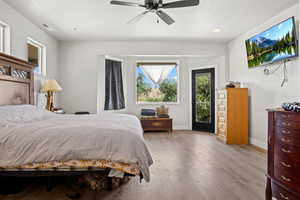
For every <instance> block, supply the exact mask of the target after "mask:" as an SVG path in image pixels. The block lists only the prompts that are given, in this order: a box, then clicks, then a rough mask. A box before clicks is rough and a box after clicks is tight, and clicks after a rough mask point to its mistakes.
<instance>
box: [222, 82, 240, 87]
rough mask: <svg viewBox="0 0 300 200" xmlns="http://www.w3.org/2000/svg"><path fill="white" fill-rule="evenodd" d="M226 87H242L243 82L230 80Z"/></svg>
mask: <svg viewBox="0 0 300 200" xmlns="http://www.w3.org/2000/svg"><path fill="white" fill-rule="evenodd" d="M226 88H241V83H240V82H238V81H229V82H228V83H227V85H226Z"/></svg>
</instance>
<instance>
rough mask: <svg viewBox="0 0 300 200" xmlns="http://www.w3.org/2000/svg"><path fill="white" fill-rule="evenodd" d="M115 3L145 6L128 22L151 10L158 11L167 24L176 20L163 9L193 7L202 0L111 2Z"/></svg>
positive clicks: (138, 18)
mask: <svg viewBox="0 0 300 200" xmlns="http://www.w3.org/2000/svg"><path fill="white" fill-rule="evenodd" d="M110 3H111V4H113V5H120V6H135V7H143V8H145V9H146V11H144V12H143V13H141V14H139V15H138V16H136V17H135V18H133V19H132V20H130V21H129V22H128V23H134V22H137V21H139V20H140V19H141V18H142V17H144V16H145V15H146V14H148V13H149V12H152V13H156V14H157V16H158V17H159V18H160V19H161V20H163V21H164V22H165V23H166V24H168V25H171V24H173V23H174V22H175V20H174V19H172V18H171V17H170V16H169V15H168V14H167V13H166V12H164V11H163V10H162V9H169V8H183V7H191V6H198V5H199V3H200V0H181V1H175V2H168V3H163V0H145V4H138V3H133V2H125V1H115V0H112V1H111V2H110Z"/></svg>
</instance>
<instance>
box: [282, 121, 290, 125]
mask: <svg viewBox="0 0 300 200" xmlns="http://www.w3.org/2000/svg"><path fill="white" fill-rule="evenodd" d="M282 125H283V126H290V125H291V124H290V123H287V122H282Z"/></svg>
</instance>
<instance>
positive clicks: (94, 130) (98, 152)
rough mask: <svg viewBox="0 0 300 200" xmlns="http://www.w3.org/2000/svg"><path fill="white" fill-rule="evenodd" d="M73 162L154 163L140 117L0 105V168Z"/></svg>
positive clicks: (143, 167) (143, 165)
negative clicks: (50, 110) (71, 113)
mask: <svg viewBox="0 0 300 200" xmlns="http://www.w3.org/2000/svg"><path fill="white" fill-rule="evenodd" d="M69 160H110V161H115V162H124V163H129V164H137V165H138V166H139V168H140V170H141V172H142V174H143V176H144V178H145V180H146V181H149V180H150V175H149V167H150V165H151V164H152V163H153V161H152V158H151V155H150V153H149V151H148V148H147V146H146V144H145V141H144V138H143V130H142V128H141V125H140V122H139V120H138V119H137V118H136V117H135V116H131V115H124V114H111V113H108V114H102V115H57V114H54V113H51V112H48V111H46V110H42V109H37V108H36V107H34V106H31V105H23V106H2V107H0V166H20V165H25V164H31V163H43V162H52V161H69Z"/></svg>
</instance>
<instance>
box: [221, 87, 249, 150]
mask: <svg viewBox="0 0 300 200" xmlns="http://www.w3.org/2000/svg"><path fill="white" fill-rule="evenodd" d="M217 123H218V126H217V138H218V139H219V140H221V141H223V142H225V143H226V144H248V140H249V139H248V89H247V88H228V89H223V90H218V91H217Z"/></svg>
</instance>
